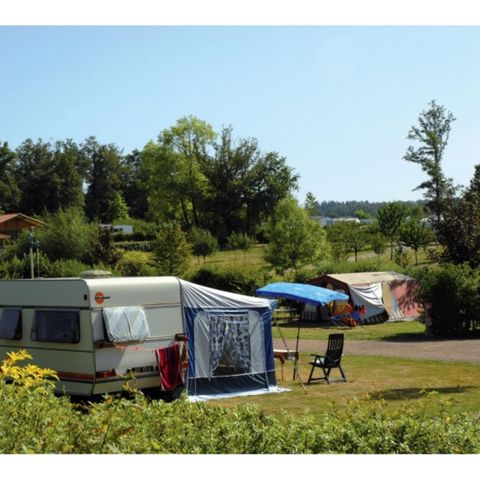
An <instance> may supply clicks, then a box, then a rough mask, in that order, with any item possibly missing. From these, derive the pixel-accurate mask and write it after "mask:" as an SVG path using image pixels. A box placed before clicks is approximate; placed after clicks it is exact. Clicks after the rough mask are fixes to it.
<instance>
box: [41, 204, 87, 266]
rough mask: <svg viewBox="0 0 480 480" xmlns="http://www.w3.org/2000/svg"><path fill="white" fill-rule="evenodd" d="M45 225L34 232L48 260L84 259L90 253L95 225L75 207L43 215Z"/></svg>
mask: <svg viewBox="0 0 480 480" xmlns="http://www.w3.org/2000/svg"><path fill="white" fill-rule="evenodd" d="M45 221H46V224H47V225H46V227H45V228H43V229H41V230H37V231H36V232H35V234H36V237H37V238H38V240H39V241H40V250H41V251H42V252H44V253H45V255H47V257H48V258H50V260H59V259H64V260H67V259H76V260H80V261H82V260H84V259H86V258H88V257H89V256H90V255H91V248H92V238H93V237H94V236H95V230H96V227H95V226H94V225H92V224H89V223H87V222H86V220H85V217H84V215H83V213H82V212H81V211H80V210H77V209H73V208H70V209H67V210H59V211H58V212H57V213H55V214H49V215H47V216H46V217H45Z"/></svg>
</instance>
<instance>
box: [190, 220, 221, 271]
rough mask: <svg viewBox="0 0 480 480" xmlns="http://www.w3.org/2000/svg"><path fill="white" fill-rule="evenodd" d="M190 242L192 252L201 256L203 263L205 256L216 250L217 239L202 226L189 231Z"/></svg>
mask: <svg viewBox="0 0 480 480" xmlns="http://www.w3.org/2000/svg"><path fill="white" fill-rule="evenodd" d="M190 243H191V245H192V253H193V254H194V255H195V256H197V257H203V263H204V264H205V261H206V258H207V257H210V256H211V255H213V254H214V253H215V252H216V251H217V250H218V241H217V239H216V238H215V237H214V236H213V235H212V234H211V233H210V232H209V231H208V230H205V229H204V228H193V229H192V231H191V232H190Z"/></svg>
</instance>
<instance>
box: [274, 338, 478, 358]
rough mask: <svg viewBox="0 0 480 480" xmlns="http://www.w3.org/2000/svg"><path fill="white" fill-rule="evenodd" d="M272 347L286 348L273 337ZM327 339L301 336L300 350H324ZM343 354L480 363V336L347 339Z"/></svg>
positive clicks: (292, 343)
mask: <svg viewBox="0 0 480 480" xmlns="http://www.w3.org/2000/svg"><path fill="white" fill-rule="evenodd" d="M287 343H288V346H289V348H292V349H294V348H295V340H287ZM274 345H275V348H285V346H284V344H283V342H282V340H281V339H278V338H276V339H274ZM326 347H327V342H326V340H325V341H321V340H302V339H301V340H300V345H299V350H300V351H301V352H310V353H311V352H316V353H317V352H319V353H323V352H325V349H326ZM344 354H345V355H380V356H390V357H404V358H422V359H427V360H447V361H461V362H472V363H480V339H477V340H433V339H429V338H427V337H426V338H425V340H423V339H422V340H421V341H410V342H393V341H392V342H385V341H377V340H368V341H360V340H346V341H345V347H344Z"/></svg>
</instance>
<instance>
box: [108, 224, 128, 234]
mask: <svg viewBox="0 0 480 480" xmlns="http://www.w3.org/2000/svg"><path fill="white" fill-rule="evenodd" d="M100 227H101V228H104V229H105V230H107V229H112V230H113V233H124V234H126V235H131V234H132V233H133V226H132V225H111V224H103V225H100Z"/></svg>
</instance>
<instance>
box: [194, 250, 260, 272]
mask: <svg viewBox="0 0 480 480" xmlns="http://www.w3.org/2000/svg"><path fill="white" fill-rule="evenodd" d="M264 249H265V245H263V244H255V245H254V246H253V247H252V248H251V249H250V250H248V252H246V255H244V253H243V252H242V251H241V250H220V251H218V252H216V253H215V254H214V255H212V256H211V257H207V258H206V260H205V265H204V264H203V258H200V257H194V258H192V261H191V262H190V268H191V269H192V270H193V271H195V270H197V269H199V268H202V267H203V266H206V267H213V266H222V267H224V266H239V267H241V266H243V265H248V266H249V267H259V268H261V267H265V266H266V265H267V264H266V263H265V260H264V259H263V250H264Z"/></svg>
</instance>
